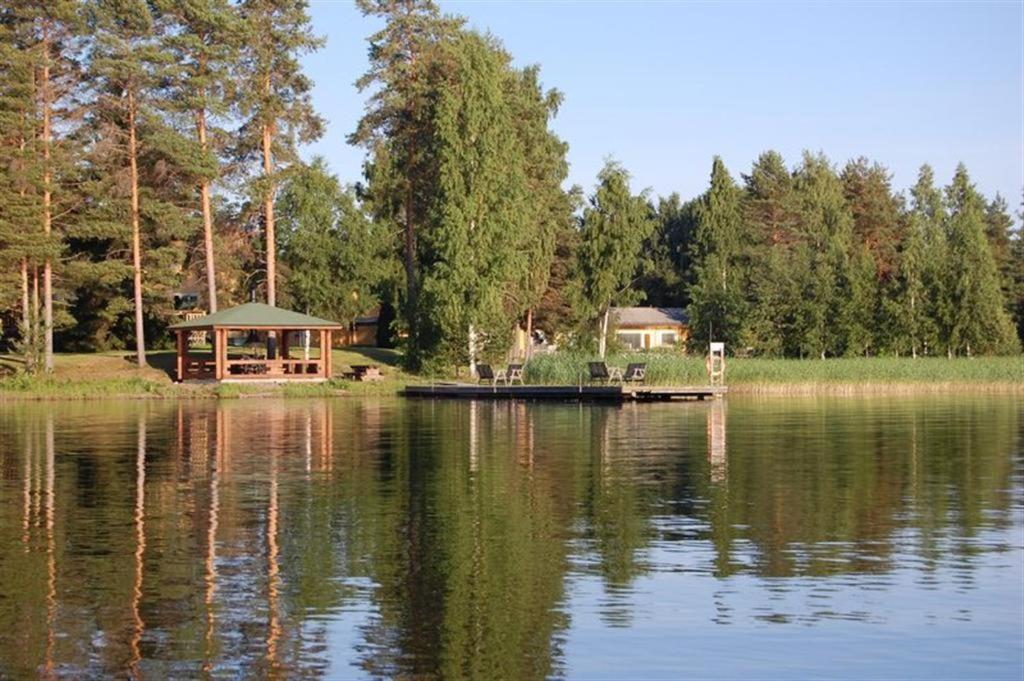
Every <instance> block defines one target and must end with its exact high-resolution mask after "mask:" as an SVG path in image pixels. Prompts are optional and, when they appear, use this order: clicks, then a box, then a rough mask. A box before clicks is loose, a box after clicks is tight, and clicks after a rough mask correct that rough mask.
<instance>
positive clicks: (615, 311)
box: [611, 307, 690, 328]
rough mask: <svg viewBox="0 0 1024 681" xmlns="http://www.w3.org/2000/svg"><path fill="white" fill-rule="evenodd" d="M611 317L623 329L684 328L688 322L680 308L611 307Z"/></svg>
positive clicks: (684, 312)
mask: <svg viewBox="0 0 1024 681" xmlns="http://www.w3.org/2000/svg"><path fill="white" fill-rule="evenodd" d="M611 316H612V318H613V319H614V320H615V323H616V324H617V325H618V326H619V327H624V328H643V327H647V326H685V325H686V324H688V323H689V321H690V320H689V318H688V317H687V316H686V311H685V310H684V309H683V308H681V307H613V308H612V309H611Z"/></svg>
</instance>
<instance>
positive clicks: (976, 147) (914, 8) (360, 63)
mask: <svg viewBox="0 0 1024 681" xmlns="http://www.w3.org/2000/svg"><path fill="white" fill-rule="evenodd" d="M440 4H441V7H442V9H443V10H444V11H446V12H451V13H455V14H460V15H462V16H464V17H466V18H468V20H469V23H470V25H471V26H473V27H475V28H478V29H480V30H489V31H490V32H491V33H493V34H494V35H496V36H497V37H499V38H500V39H501V40H502V41H503V42H504V44H505V46H506V48H507V49H508V50H509V51H510V52H511V54H512V55H513V56H514V58H515V60H516V63H517V64H519V65H527V64H533V63H536V64H540V65H541V74H542V78H543V81H544V83H545V85H546V86H548V87H556V88H558V89H559V90H561V91H562V92H563V93H564V94H565V104H564V105H563V107H562V110H561V111H560V113H559V115H558V117H557V119H556V120H555V122H554V128H555V130H556V131H557V132H558V134H559V135H560V136H561V137H562V138H563V139H565V140H566V141H568V143H569V161H570V164H571V170H570V178H569V180H570V183H577V184H581V185H582V186H584V187H585V188H588V189H589V188H590V187H591V186H592V185H593V183H594V177H595V176H596V174H597V171H598V170H599V169H600V167H601V165H602V163H603V160H604V158H605V157H607V156H611V157H613V158H615V159H616V160H618V161H620V162H621V163H622V164H623V165H624V166H625V167H626V168H627V169H628V170H629V171H630V173H631V174H632V176H633V185H634V189H636V190H639V189H642V188H650V189H651V190H652V191H653V192H654V193H655V194H657V195H667V194H669V193H671V192H673V191H678V192H679V193H680V194H681V195H682V196H683V197H684V198H689V197H691V196H694V195H696V194H698V193H700V192H702V191H703V190H704V189H705V188H706V186H707V179H708V174H709V172H710V167H711V159H712V157H713V156H714V155H715V154H718V155H721V156H722V157H723V159H724V160H725V162H726V164H727V166H728V167H729V169H730V171H731V172H732V173H733V176H734V177H736V178H737V179H739V175H740V174H741V173H745V172H747V171H748V170H749V168H750V165H751V163H752V162H753V160H754V159H755V158H756V157H757V155H758V154H759V153H760V152H762V151H764V150H766V149H777V150H778V151H780V152H781V153H782V154H783V156H784V157H785V158H786V160H787V161H788V162H789V163H790V164H791V165H792V164H794V163H796V162H797V161H798V160H799V158H800V154H801V152H802V150H804V149H809V150H812V151H824V152H825V153H826V154H827V155H828V156H829V157H830V158H831V159H832V160H833V162H835V163H837V164H839V165H841V164H843V163H845V162H846V161H847V160H848V159H850V158H852V157H855V156H860V155H863V156H867V157H868V158H870V159H873V160H878V161H880V162H882V163H883V164H884V165H886V166H887V167H888V168H889V169H890V170H891V171H892V173H893V176H894V177H893V183H894V185H895V187H896V188H897V189H901V190H902V189H905V188H907V187H909V186H910V185H911V184H913V182H914V180H915V178H916V175H917V169H918V168H919V167H920V165H921V164H922V163H925V162H928V163H931V164H932V166H933V167H934V168H935V171H936V175H937V177H938V179H939V180H941V182H942V183H943V184H945V183H946V182H948V180H949V178H950V177H951V176H952V173H953V169H954V168H955V166H956V164H957V162H958V161H963V162H964V163H966V164H967V167H968V169H969V170H970V172H971V176H972V178H973V179H974V181H975V182H976V183H977V184H978V187H979V189H981V191H982V192H984V193H985V194H986V195H987V196H989V197H991V196H992V195H994V194H995V192H997V191H998V192H1000V193H1002V194H1003V196H1004V197H1006V199H1007V200H1008V201H1009V203H1010V206H1011V208H1012V209H1013V210H1014V211H1016V210H1018V208H1019V205H1020V198H1021V189H1022V186H1024V3H1022V2H990V3H985V2H971V3H952V2H944V3H929V2H903V3H879V2H856V3H853V2H851V3H842V4H841V3H822V4H811V3H782V4H767V3H755V2H720V3H682V2H539V1H538V2H524V1H522V0H520V1H519V2H498V1H493V0H490V1H482V0H480V1H476V2H441V3H440ZM310 13H311V16H312V18H313V24H314V27H315V31H316V32H317V33H319V34H320V35H323V36H326V38H327V46H326V47H325V48H324V49H323V50H321V51H320V52H318V53H316V54H313V55H309V56H307V57H306V58H305V66H306V68H307V72H308V73H309V75H310V76H311V77H312V78H313V80H314V81H315V82H316V88H315V90H314V104H315V106H316V108H317V110H318V111H319V112H320V113H321V114H322V115H324V116H325V117H326V118H327V119H328V126H327V130H326V133H325V135H324V137H323V138H322V139H321V140H320V141H319V142H317V143H315V144H313V145H311V146H310V147H309V148H308V149H307V150H306V153H307V156H312V155H313V154H320V155H322V156H324V157H326V158H327V160H328V162H329V164H330V166H331V168H332V169H333V171H334V172H335V173H337V174H338V175H339V177H340V178H341V179H342V181H344V182H353V181H355V180H357V179H359V177H360V172H361V163H362V159H363V153H362V150H360V149H354V148H352V147H349V146H348V145H347V144H346V142H345V137H346V135H347V134H348V133H349V132H351V131H352V129H353V128H354V126H355V122H356V120H358V118H359V116H360V115H361V113H362V110H363V104H364V101H365V97H364V96H362V95H360V94H359V93H358V92H357V91H356V89H355V87H354V86H353V83H354V81H355V80H356V78H358V77H359V75H361V74H362V73H363V72H364V71H365V70H366V66H367V62H366V37H367V36H368V35H369V34H370V33H371V32H373V31H374V30H376V29H377V28H378V27H379V24H378V23H377V22H376V21H373V20H370V19H366V18H364V17H362V16H361V15H360V14H359V12H358V11H357V10H356V8H355V7H354V5H353V4H352V3H351V2H346V1H344V0H311V7H310Z"/></svg>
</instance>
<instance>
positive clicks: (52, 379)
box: [0, 347, 416, 399]
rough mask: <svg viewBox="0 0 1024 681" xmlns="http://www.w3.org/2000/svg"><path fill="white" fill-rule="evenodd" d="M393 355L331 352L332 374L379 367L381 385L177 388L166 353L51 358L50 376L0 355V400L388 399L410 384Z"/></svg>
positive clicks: (340, 381) (173, 362)
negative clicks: (140, 362)
mask: <svg viewBox="0 0 1024 681" xmlns="http://www.w3.org/2000/svg"><path fill="white" fill-rule="evenodd" d="M399 357H400V355H399V353H398V352H397V351H395V350H388V349H384V348H356V347H353V348H345V349H343V350H334V351H333V358H332V359H333V362H334V369H335V374H336V375H337V376H341V374H342V373H343V372H344V371H346V370H347V369H348V367H350V366H352V365H353V364H376V365H378V366H380V368H381V373H382V374H383V375H384V380H382V381H376V382H373V383H357V382H353V381H346V380H344V379H341V378H336V379H333V380H331V381H329V382H327V383H307V384H290V385H289V384H282V385H270V384H256V385H244V384H237V383H236V384H225V385H212V384H208V383H207V384H178V383H175V382H174V371H175V367H176V358H175V355H174V352H173V351H171V350H158V351H153V352H149V353H147V355H146V358H147V366H146V368H144V369H139V368H138V367H137V366H136V365H135V357H134V355H133V354H132V353H131V352H124V351H120V352H102V353H83V354H57V355H55V357H54V370H53V375H52V376H29V375H26V374H24V373H21V371H22V369H23V366H24V362H23V361H22V358H21V357H17V356H14V355H9V354H8V355H5V354H0V398H14V399H18V398H21V399H24V398H38V399H50V398H53V399H56V398H69V399H85V398H98V397H196V398H199V397H245V396H255V395H262V394H273V395H285V396H295V397H305V396H309V397H314V396H322V395H336V394H338V393H339V392H341V391H344V392H347V393H350V394H353V395H393V394H395V393H396V392H398V390H399V389H400V388H401V387H402V386H403V385H405V384H406V383H411V382H414V381H415V380H416V378H415V377H414V376H410V375H408V374H406V373H405V372H403V371H402V370H401V368H400V367H399V366H398V360H399Z"/></svg>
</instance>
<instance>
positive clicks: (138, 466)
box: [0, 395, 1024, 679]
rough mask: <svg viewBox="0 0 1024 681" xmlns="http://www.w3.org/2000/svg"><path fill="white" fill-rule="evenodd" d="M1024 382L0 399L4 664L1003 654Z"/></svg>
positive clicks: (308, 667)
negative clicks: (422, 395) (786, 393)
mask: <svg viewBox="0 0 1024 681" xmlns="http://www.w3.org/2000/svg"><path fill="white" fill-rule="evenodd" d="M1022 412H1024V401H1022V400H1021V399H1020V398H1018V397H1005V396H1003V397H999V396H970V395H967V396H947V397H934V396H929V397H926V398H878V397H874V398H870V399H869V398H839V399H834V398H833V399H825V398H820V399H811V398H802V399H786V398H779V397H774V398H765V399H755V398H740V397H738V396H737V397H731V398H728V399H727V400H725V401H717V402H713V403H682V404H680V403H669V404H627V405H622V406H602V405H578V404H541V403H512V402H491V403H488V402H480V403H477V402H455V401H453V402H444V401H436V402H432V401H413V400H407V401H403V400H400V399H397V398H393V399H392V398H386V399H365V400H358V399H346V398H342V399H330V400H295V399H293V400H284V399H243V400H224V401H219V402H218V401H215V400H205V401H203V400H197V401H191V402H187V401H185V402H177V401H149V402H146V401H134V402H132V401H123V402H94V403H87V402H78V403H76V402H64V403H6V404H0V678H6V677H13V678H21V677H35V676H40V675H52V676H56V677H71V678H82V677H98V676H106V675H118V676H125V675H134V676H142V677H147V678H165V677H179V678H181V677H203V676H210V677H230V678H239V677H251V676H257V677H259V676H278V677H290V676H322V677H327V678H393V677H399V676H405V677H415V678H435V677H436V678H441V677H443V678H453V679H454V678H481V679H498V678H508V679H535V678H549V677H569V678H610V679H615V678H620V679H626V678H630V679H635V678H680V677H684V676H687V677H721V678H738V677H744V678H779V679H783V678H785V679H790V678H794V677H823V676H827V677H833V678H851V679H852V678H857V679H860V678H921V679H934V678H965V677H974V678H986V679H995V678H1005V679H1020V678H1021V674H1022V670H1024V517H1022V516H1024V451H1022V434H1024V413H1022Z"/></svg>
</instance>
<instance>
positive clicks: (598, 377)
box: [587, 362, 622, 385]
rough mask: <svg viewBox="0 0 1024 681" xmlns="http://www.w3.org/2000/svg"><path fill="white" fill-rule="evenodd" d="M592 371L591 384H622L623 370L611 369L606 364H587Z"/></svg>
mask: <svg viewBox="0 0 1024 681" xmlns="http://www.w3.org/2000/svg"><path fill="white" fill-rule="evenodd" d="M587 366H588V367H589V369H590V382H591V383H593V382H595V381H604V382H605V383H606V384H608V385H611V384H612V381H618V382H619V383H622V369H620V368H618V367H610V366H608V365H607V364H606V363H604V362H587Z"/></svg>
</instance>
